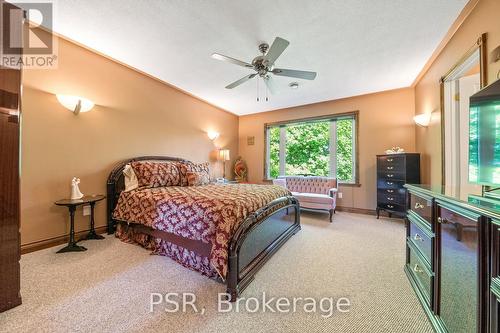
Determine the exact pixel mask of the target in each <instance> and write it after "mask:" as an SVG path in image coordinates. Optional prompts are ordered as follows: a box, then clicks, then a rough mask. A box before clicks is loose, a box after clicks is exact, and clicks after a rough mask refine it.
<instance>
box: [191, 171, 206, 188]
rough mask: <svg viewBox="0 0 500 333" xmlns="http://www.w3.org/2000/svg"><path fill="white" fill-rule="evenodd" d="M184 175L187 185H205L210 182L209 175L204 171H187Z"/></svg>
mask: <svg viewBox="0 0 500 333" xmlns="http://www.w3.org/2000/svg"><path fill="white" fill-rule="evenodd" d="M186 176H187V181H188V186H199V185H207V184H209V183H210V176H209V175H208V173H207V172H206V171H188V172H187V173H186Z"/></svg>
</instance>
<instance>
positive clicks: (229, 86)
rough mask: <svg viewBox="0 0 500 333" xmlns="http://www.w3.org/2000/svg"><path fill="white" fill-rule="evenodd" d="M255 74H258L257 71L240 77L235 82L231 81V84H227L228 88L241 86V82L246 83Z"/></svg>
mask: <svg viewBox="0 0 500 333" xmlns="http://www.w3.org/2000/svg"><path fill="white" fill-rule="evenodd" d="M255 75H257V73H255V74H250V75H247V76H245V77H243V78H241V79H239V80H238V81H235V82H233V83H231V84H229V85H227V86H226V89H233V88H235V87H237V86H239V85H240V84H242V83H245V82H247V81H248V80H250V79H252V78H253V77H254V76H255Z"/></svg>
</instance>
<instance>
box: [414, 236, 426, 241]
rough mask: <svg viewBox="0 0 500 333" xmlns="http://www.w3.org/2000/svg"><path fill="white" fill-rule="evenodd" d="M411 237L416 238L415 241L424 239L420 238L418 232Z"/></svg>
mask: <svg viewBox="0 0 500 333" xmlns="http://www.w3.org/2000/svg"><path fill="white" fill-rule="evenodd" d="M413 239H414V240H416V241H420V242H423V241H424V239H423V238H422V236H420V235H419V234H415V236H413Z"/></svg>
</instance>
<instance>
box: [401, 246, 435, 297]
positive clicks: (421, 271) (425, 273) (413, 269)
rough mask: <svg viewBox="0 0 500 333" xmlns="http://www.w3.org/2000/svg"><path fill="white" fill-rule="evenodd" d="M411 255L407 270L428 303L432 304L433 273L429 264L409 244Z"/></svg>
mask: <svg viewBox="0 0 500 333" xmlns="http://www.w3.org/2000/svg"><path fill="white" fill-rule="evenodd" d="M409 251H410V257H409V262H408V263H407V264H406V266H407V270H408V271H409V273H410V275H411V276H412V278H413V280H414V281H415V283H416V285H417V288H418V289H419V291H420V293H421V294H422V295H423V296H424V298H425V300H426V301H427V305H429V306H430V305H431V288H432V273H431V271H430V270H429V268H428V266H427V265H426V264H424V263H423V260H422V259H421V258H420V257H419V256H418V254H417V252H416V251H415V250H414V248H413V247H412V246H409Z"/></svg>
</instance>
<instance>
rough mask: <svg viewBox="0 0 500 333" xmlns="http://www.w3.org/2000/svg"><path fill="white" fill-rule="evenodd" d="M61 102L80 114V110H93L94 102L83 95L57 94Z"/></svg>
mask: <svg viewBox="0 0 500 333" xmlns="http://www.w3.org/2000/svg"><path fill="white" fill-rule="evenodd" d="M56 96H57V100H58V101H59V103H61V104H62V106H64V107H65V108H66V109H68V110H70V111H71V112H73V113H74V115H75V116H76V115H78V114H79V113H80V112H87V111H90V110H92V108H93V107H94V102H92V101H91V100H88V99H86V98H83V97H78V96H70V95H56Z"/></svg>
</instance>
